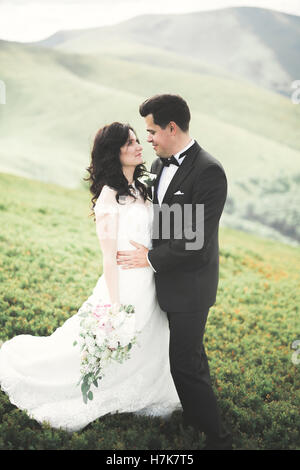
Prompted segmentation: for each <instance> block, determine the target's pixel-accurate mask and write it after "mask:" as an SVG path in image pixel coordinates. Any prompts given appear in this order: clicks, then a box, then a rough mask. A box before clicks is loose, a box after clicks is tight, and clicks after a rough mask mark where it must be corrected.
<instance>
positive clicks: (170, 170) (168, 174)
mask: <svg viewBox="0 0 300 470" xmlns="http://www.w3.org/2000/svg"><path fill="white" fill-rule="evenodd" d="M194 143H195V141H194V139H192V140H191V141H190V142H189V143H188V145H187V146H186V147H184V148H183V149H181V150H180V152H177V153H176V154H175V155H174V157H175V158H176V160H177V161H178V163H179V165H181V163H182V162H183V160H184V159H185V157H182V158H180V159H179V155H181V154H182V153H183V152H185V151H186V150H187V149H189V148H190V147H191V146H192V145H194ZM178 168H179V167H178V166H176V165H172V164H171V165H169V166H165V167H164V168H163V170H162V172H161V175H160V180H159V184H158V188H157V199H158V202H159V205H160V206H161V204H162V201H163V198H164V195H165V194H166V192H167V189H168V187H169V184H170V183H171V181H172V179H173V177H174V175H175V173H176V171H177V170H178Z"/></svg>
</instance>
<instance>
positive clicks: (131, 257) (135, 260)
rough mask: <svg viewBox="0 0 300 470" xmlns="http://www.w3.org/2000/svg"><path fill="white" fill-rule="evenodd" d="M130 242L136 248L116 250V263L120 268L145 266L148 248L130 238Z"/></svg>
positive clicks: (147, 263)
mask: <svg viewBox="0 0 300 470" xmlns="http://www.w3.org/2000/svg"><path fill="white" fill-rule="evenodd" d="M130 243H131V245H133V246H134V247H135V248H136V249H135V250H128V251H117V264H118V265H119V266H121V268H122V269H132V268H145V267H146V266H149V262H148V257H147V254H148V251H149V250H148V248H146V247H145V246H144V245H141V244H140V243H136V242H134V241H132V240H130Z"/></svg>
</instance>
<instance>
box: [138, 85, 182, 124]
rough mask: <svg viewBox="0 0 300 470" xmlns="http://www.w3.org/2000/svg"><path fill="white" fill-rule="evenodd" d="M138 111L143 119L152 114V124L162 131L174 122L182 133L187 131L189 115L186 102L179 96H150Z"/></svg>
mask: <svg viewBox="0 0 300 470" xmlns="http://www.w3.org/2000/svg"><path fill="white" fill-rule="evenodd" d="M139 111H140V115H141V116H143V117H145V116H148V114H152V115H153V121H154V123H155V124H157V125H158V126H160V127H161V128H162V129H165V127H166V126H167V125H168V124H169V122H170V121H174V122H176V124H177V125H178V126H179V127H180V129H181V130H182V131H183V132H187V131H188V130H189V123H190V119H191V113H190V110H189V107H188V105H187V103H186V101H184V99H183V98H181V96H179V95H169V94H164V95H155V96H152V98H148V99H147V100H146V101H144V102H143V103H142V104H141V105H140V109H139Z"/></svg>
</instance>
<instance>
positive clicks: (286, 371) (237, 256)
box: [0, 173, 300, 450]
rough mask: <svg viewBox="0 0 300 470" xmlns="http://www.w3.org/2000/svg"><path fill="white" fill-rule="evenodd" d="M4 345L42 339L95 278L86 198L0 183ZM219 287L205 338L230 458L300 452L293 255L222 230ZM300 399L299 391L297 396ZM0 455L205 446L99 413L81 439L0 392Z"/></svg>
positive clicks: (186, 435) (10, 180) (298, 271)
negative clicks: (28, 337) (27, 337)
mask: <svg viewBox="0 0 300 470" xmlns="http://www.w3.org/2000/svg"><path fill="white" fill-rule="evenodd" d="M0 193H1V204H0V221H1V235H0V281H1V287H0V288H1V295H0V325H1V333H0V335H1V337H0V339H1V340H2V341H5V340H7V339H9V338H11V337H13V336H15V335H18V334H24V333H25V334H32V335H50V334H51V333H52V332H53V331H54V330H55V329H56V328H57V327H59V326H60V325H62V323H63V322H64V321H65V320H66V319H67V318H69V317H70V316H71V315H73V314H75V313H76V312H77V310H78V309H79V307H80V306H81V304H82V303H83V302H84V300H86V298H87V297H88V296H89V295H90V293H91V291H92V289H93V287H94V285H95V284H96V281H97V279H98V276H99V275H100V274H101V272H102V264H101V252H100V248H99V243H98V240H97V237H96V232H95V225H94V222H93V219H92V217H88V215H89V213H90V210H89V207H90V195H89V193H88V192H87V191H86V190H84V189H79V190H72V189H65V188H62V187H59V186H56V185H47V184H44V183H40V182H37V181H32V180H29V179H25V178H22V177H16V176H12V175H8V174H4V173H2V174H0ZM220 250H221V251H220V284H219V291H218V298H217V303H216V305H215V306H214V307H213V308H212V309H211V311H210V314H209V317H208V323H207V329H206V335H205V346H206V349H207V353H208V357H209V362H210V368H211V375H212V379H213V385H214V389H215V392H216V394H217V398H218V402H219V406H220V409H221V412H222V415H223V418H224V420H225V421H226V423H227V425H228V426H229V427H230V428H231V429H232V432H233V438H234V447H235V449H300V440H299V429H300V420H299V405H300V400H299V385H300V383H299V382H300V381H299V366H297V365H295V364H294V363H293V362H292V360H291V357H292V352H293V351H292V349H291V344H292V342H293V341H294V340H296V339H300V328H299V327H300V322H299V305H300V289H299V287H300V249H299V248H297V247H291V246H288V245H284V244H280V243H278V242H275V241H270V240H266V239H262V238H256V237H254V236H252V235H249V234H245V233H243V232H238V231H234V230H231V229H227V228H221V231H220ZM297 390H298V391H297ZM0 420H1V421H0V449H99V450H100V449H110V450H118V449H120V450H121V449H191V450H193V449H201V448H202V446H203V437H202V436H201V435H197V433H194V432H192V430H190V429H188V430H183V429H182V427H181V425H180V423H181V413H180V412H176V413H174V414H173V416H172V417H171V419H170V421H168V422H164V421H162V420H161V419H160V418H155V419H150V418H145V417H136V416H134V415H132V414H127V413H124V414H120V415H118V414H115V415H106V416H105V417H102V418H100V419H98V420H96V421H94V422H93V423H91V424H90V425H89V426H88V427H87V428H85V429H84V430H82V431H81V432H75V433H73V434H69V433H66V432H64V431H62V430H54V429H51V428H50V427H49V426H47V425H43V426H41V425H39V424H38V423H36V422H35V421H34V420H31V419H30V418H29V417H28V416H27V415H26V413H25V412H24V411H20V410H18V409H17V408H16V407H15V406H13V405H12V404H10V402H9V400H8V397H7V396H6V395H5V394H4V393H3V392H1V393H0Z"/></svg>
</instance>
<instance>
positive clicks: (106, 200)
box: [94, 186, 118, 217]
mask: <svg viewBox="0 0 300 470" xmlns="http://www.w3.org/2000/svg"><path fill="white" fill-rule="evenodd" d="M94 212H95V215H96V217H97V215H99V216H101V215H104V214H117V213H118V203H117V200H116V191H115V190H114V189H112V188H110V187H109V186H103V189H102V191H101V193H100V196H99V197H98V199H97V201H96V204H95V207H94Z"/></svg>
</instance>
